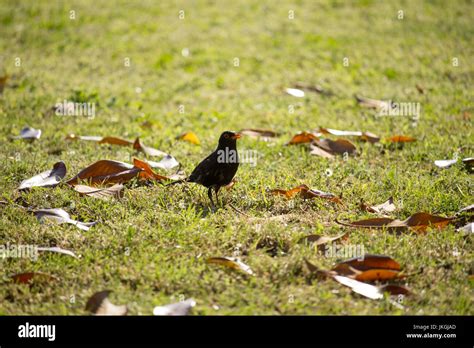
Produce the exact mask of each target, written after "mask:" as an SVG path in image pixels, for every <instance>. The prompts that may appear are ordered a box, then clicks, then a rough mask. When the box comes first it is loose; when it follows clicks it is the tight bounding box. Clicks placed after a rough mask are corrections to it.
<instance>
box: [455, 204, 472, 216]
mask: <svg viewBox="0 0 474 348" xmlns="http://www.w3.org/2000/svg"><path fill="white" fill-rule="evenodd" d="M463 213H474V204H471V205H468V206H467V207H464V208H461V209H459V211H458V212H457V213H456V216H457V215H460V214H463Z"/></svg>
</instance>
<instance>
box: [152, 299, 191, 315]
mask: <svg viewBox="0 0 474 348" xmlns="http://www.w3.org/2000/svg"><path fill="white" fill-rule="evenodd" d="M195 305H196V301H194V300H193V299H192V298H190V299H187V300H185V301H180V302H177V303H171V304H168V305H166V306H157V307H155V308H154V309H153V315H188V314H189V312H190V311H191V309H192V308H193V307H194V306H195Z"/></svg>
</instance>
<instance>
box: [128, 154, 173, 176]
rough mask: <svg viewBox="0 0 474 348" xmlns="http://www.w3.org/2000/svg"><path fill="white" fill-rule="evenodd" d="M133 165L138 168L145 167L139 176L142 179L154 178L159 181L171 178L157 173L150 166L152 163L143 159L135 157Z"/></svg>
mask: <svg viewBox="0 0 474 348" xmlns="http://www.w3.org/2000/svg"><path fill="white" fill-rule="evenodd" d="M133 165H134V166H135V167H137V168H141V169H143V170H142V171H141V172H140V173H139V177H140V178H141V179H153V180H157V181H162V180H169V178H168V177H166V176H163V175H159V174H156V173H155V172H154V171H153V170H152V169H151V167H150V165H149V164H148V163H146V162H144V161H141V160H139V159H137V158H134V159H133Z"/></svg>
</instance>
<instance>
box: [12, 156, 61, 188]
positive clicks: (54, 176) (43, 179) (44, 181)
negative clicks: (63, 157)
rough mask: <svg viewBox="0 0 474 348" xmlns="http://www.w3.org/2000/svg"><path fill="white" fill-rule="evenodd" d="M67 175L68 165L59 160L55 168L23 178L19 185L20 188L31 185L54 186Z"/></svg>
mask: <svg viewBox="0 0 474 348" xmlns="http://www.w3.org/2000/svg"><path fill="white" fill-rule="evenodd" d="M65 176H66V165H65V164H64V162H62V161H61V162H57V163H55V164H54V166H53V169H50V170H46V171H44V172H42V173H40V174H38V175H35V176H33V177H32V178H29V179H27V180H23V181H22V182H21V184H20V186H19V187H18V189H19V190H25V189H29V188H31V187H54V186H56V185H58V184H59V183H60V181H61V179H63V178H64V177H65Z"/></svg>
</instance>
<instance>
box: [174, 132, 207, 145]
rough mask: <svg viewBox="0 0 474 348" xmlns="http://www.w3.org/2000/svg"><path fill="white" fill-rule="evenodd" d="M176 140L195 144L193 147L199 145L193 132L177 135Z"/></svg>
mask: <svg viewBox="0 0 474 348" xmlns="http://www.w3.org/2000/svg"><path fill="white" fill-rule="evenodd" d="M176 139H179V140H184V141H187V142H190V143H192V144H195V145H199V144H200V143H201V142H200V141H199V138H198V137H197V135H196V133H194V132H185V133H183V134H181V135H178V137H177V138H176Z"/></svg>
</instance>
